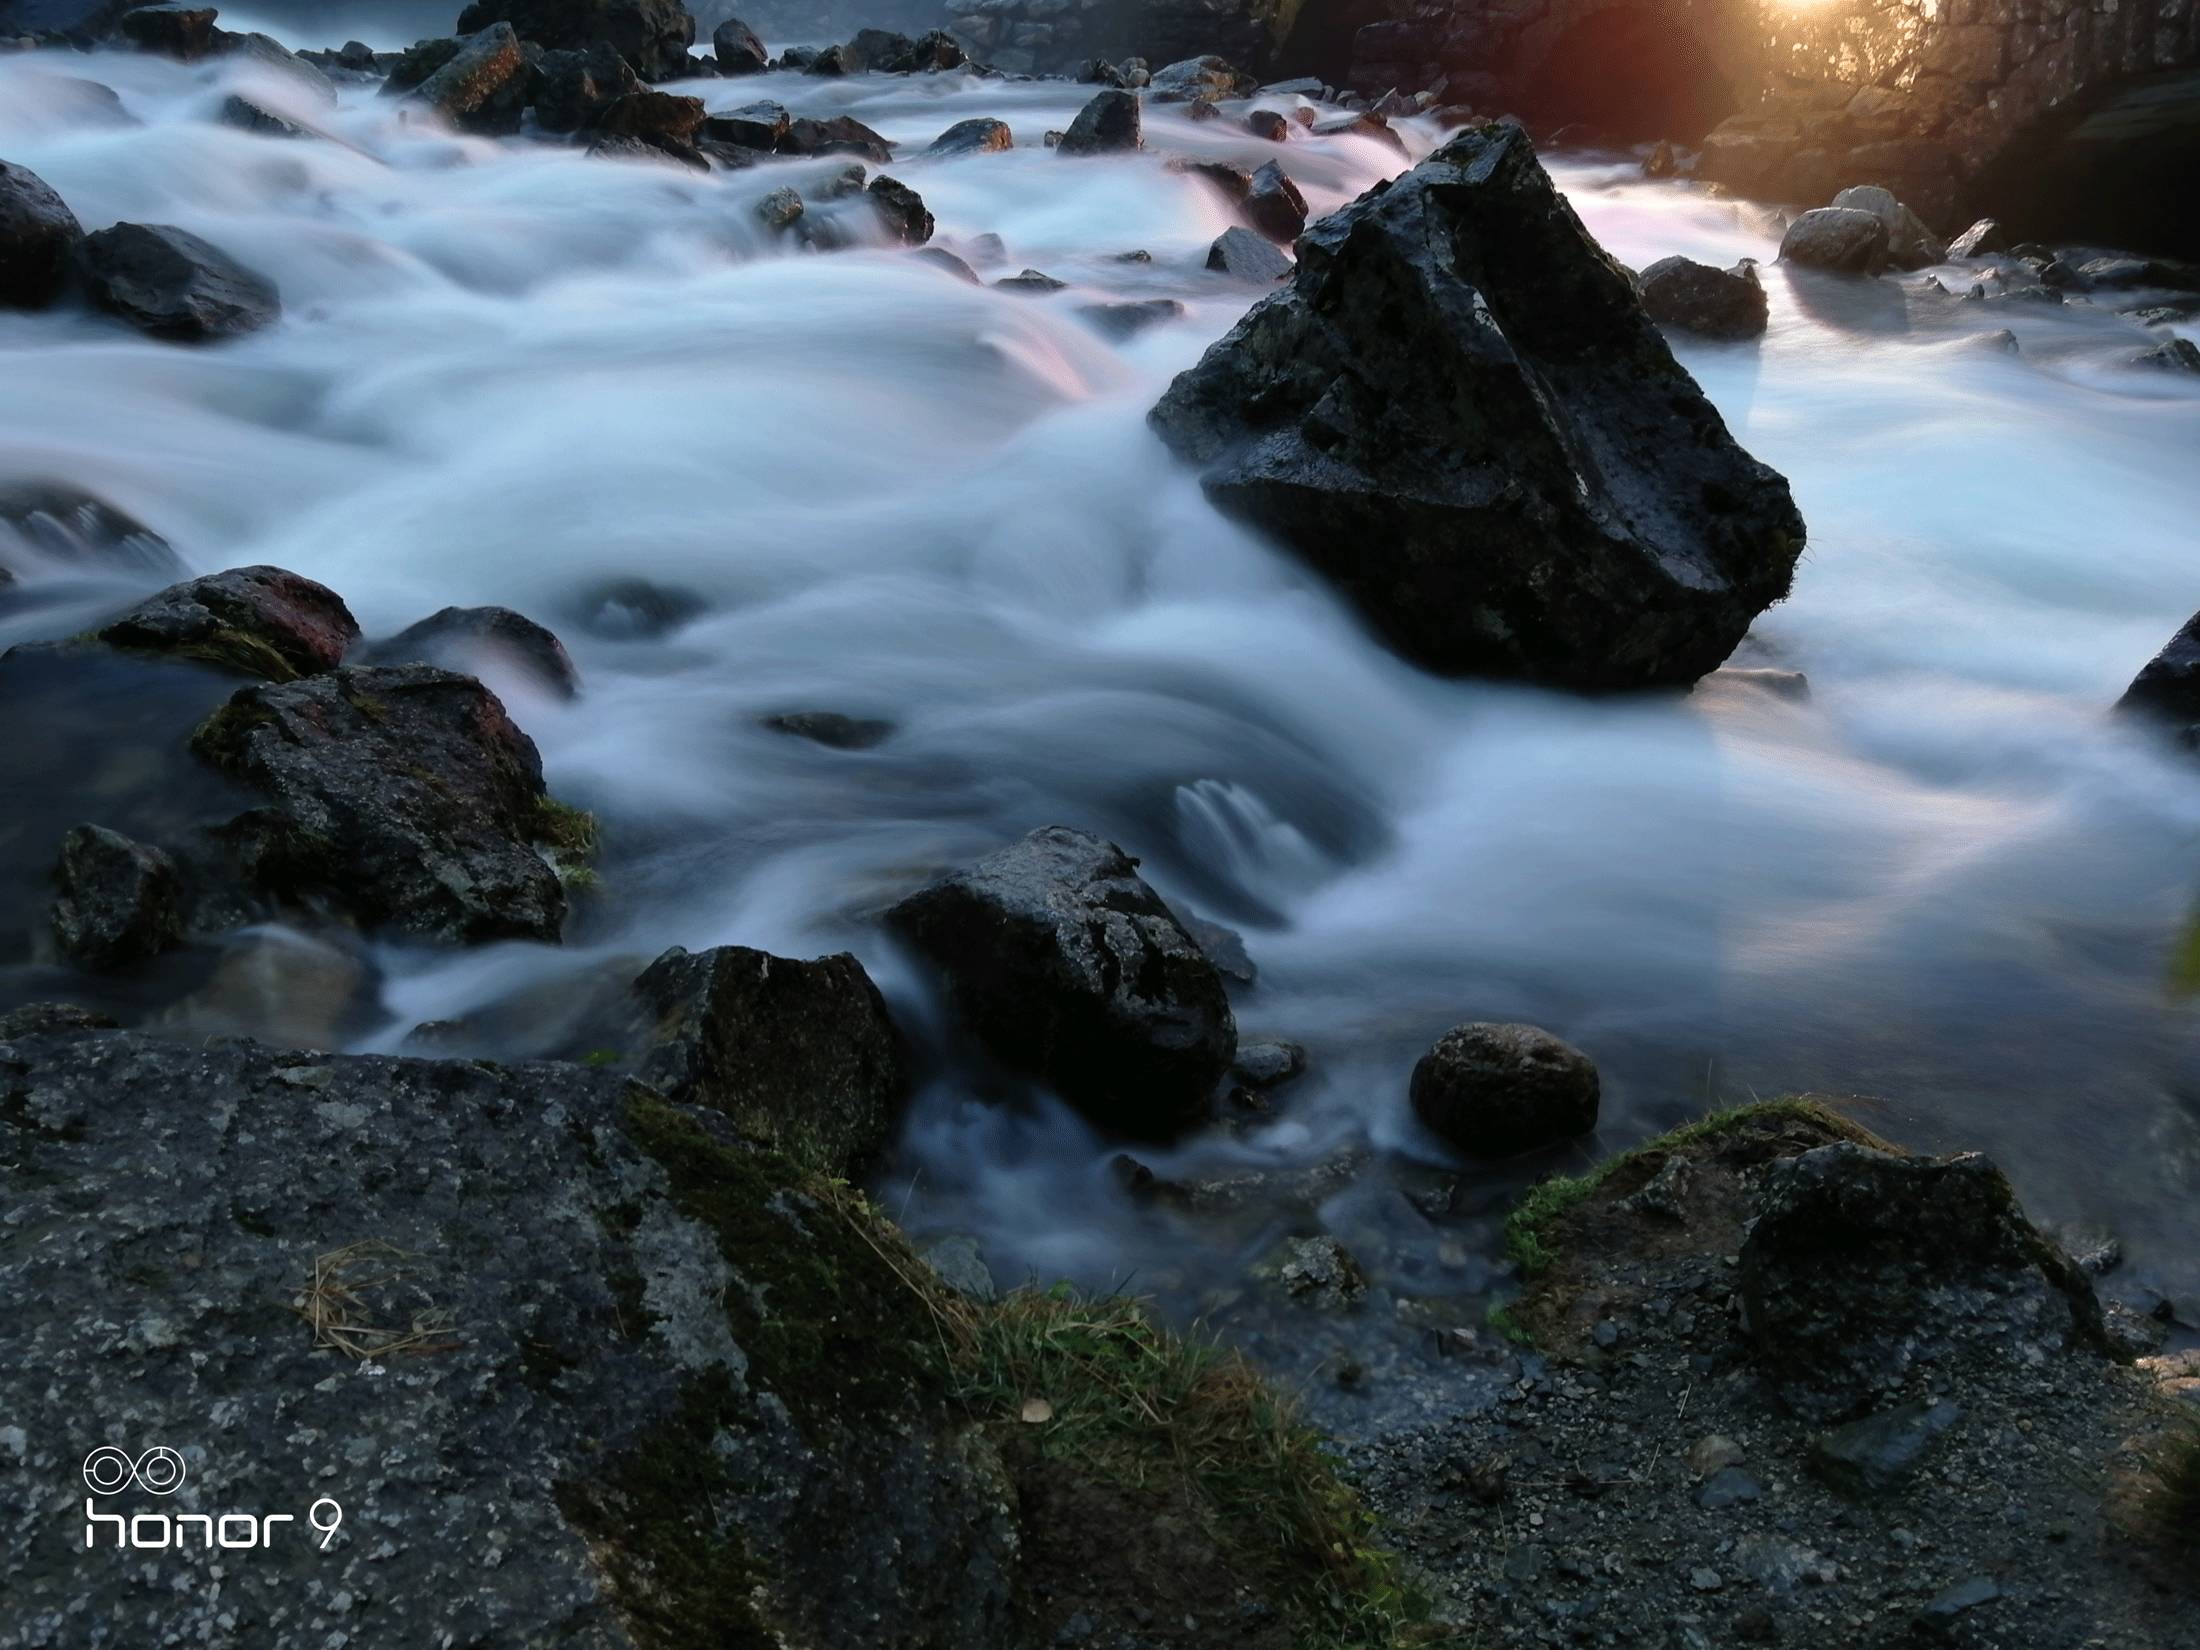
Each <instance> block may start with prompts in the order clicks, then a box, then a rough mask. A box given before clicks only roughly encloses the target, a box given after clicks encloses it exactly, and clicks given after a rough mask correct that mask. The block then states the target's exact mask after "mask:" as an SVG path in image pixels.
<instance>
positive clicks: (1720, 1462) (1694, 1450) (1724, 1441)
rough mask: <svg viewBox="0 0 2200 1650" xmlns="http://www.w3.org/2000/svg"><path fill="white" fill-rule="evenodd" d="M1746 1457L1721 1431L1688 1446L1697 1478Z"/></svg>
mask: <svg viewBox="0 0 2200 1650" xmlns="http://www.w3.org/2000/svg"><path fill="white" fill-rule="evenodd" d="M1674 1161H1676V1162H1678V1161H1679V1159H1677V1158H1676V1159H1675V1160H1674ZM1748 1459H1749V1457H1748V1456H1747V1455H1746V1454H1745V1453H1744V1452H1743V1450H1742V1446H1741V1445H1740V1444H1737V1443H1736V1442H1735V1441H1734V1440H1733V1439H1731V1438H1729V1437H1726V1436H1725V1435H1724V1434H1722V1433H1716V1432H1713V1433H1707V1434H1705V1435H1704V1436H1703V1437H1701V1438H1699V1439H1697V1440H1696V1441H1695V1442H1694V1443H1693V1444H1691V1445H1689V1446H1688V1470H1689V1471H1690V1472H1692V1473H1694V1474H1695V1475H1696V1476H1697V1477H1698V1478H1709V1477H1710V1476H1711V1475H1712V1474H1713V1473H1715V1472H1718V1471H1719V1470H1720V1469H1722V1468H1725V1467H1738V1466H1740V1465H1741V1464H1742V1463H1743V1462H1744V1461H1746V1460H1748Z"/></svg>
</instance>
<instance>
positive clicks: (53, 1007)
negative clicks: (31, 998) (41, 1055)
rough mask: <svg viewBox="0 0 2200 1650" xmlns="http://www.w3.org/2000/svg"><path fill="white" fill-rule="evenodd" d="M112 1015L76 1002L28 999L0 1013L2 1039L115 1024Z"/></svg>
mask: <svg viewBox="0 0 2200 1650" xmlns="http://www.w3.org/2000/svg"><path fill="white" fill-rule="evenodd" d="M114 1024H115V1022H114V1020H113V1018H112V1017H110V1016H108V1015H105V1014H97V1013H94V1012H93V1011H92V1010H90V1009H86V1008H79V1007H77V1006H76V1004H74V1003H25V1004H24V1005H23V1006H22V1007H21V1008H15V1009H10V1010H9V1011H8V1012H7V1013H5V1014H0V1043H12V1042H14V1041H16V1040H17V1039H18V1038H22V1037H46V1036H69V1035H72V1034H75V1033H79V1032H86V1031H106V1030H112V1029H113V1027H114Z"/></svg>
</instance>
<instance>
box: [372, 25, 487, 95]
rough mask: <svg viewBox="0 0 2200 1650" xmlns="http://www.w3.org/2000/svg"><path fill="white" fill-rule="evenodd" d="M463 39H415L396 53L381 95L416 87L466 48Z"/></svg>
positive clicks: (397, 92) (403, 91)
mask: <svg viewBox="0 0 2200 1650" xmlns="http://www.w3.org/2000/svg"><path fill="white" fill-rule="evenodd" d="M465 46H466V42H465V41H463V40H455V39H453V40H417V41H415V42H413V44H411V45H410V46H407V47H406V48H405V49H404V50H403V51H402V52H400V53H398V56H397V61H396V62H395V63H393V64H391V65H390V72H389V75H388V77H387V78H386V79H384V80H383V82H382V95H383V96H384V97H397V96H399V95H400V94H402V93H405V92H410V91H413V90H416V89H417V88H418V87H420V86H421V85H423V84H424V83H425V82H426V81H427V79H428V77H429V76H431V75H433V74H434V73H435V72H436V70H438V69H440V68H442V67H443V65H444V64H446V63H448V62H450V60H451V59H452V58H454V57H456V56H457V55H458V54H459V53H460V52H461V51H463V50H464V49H465Z"/></svg>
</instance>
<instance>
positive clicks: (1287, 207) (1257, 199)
mask: <svg viewBox="0 0 2200 1650" xmlns="http://www.w3.org/2000/svg"><path fill="white" fill-rule="evenodd" d="M1242 210H1243V212H1244V213H1245V221H1246V222H1247V223H1249V224H1251V225H1252V226H1253V227H1254V228H1255V229H1257V230H1259V231H1260V232H1261V233H1262V234H1263V235H1266V236H1267V237H1268V238H1269V239H1270V240H1272V241H1280V242H1282V243H1283V244H1284V245H1285V246H1289V245H1290V244H1291V243H1292V242H1293V241H1295V240H1297V239H1298V238H1299V233H1300V231H1302V230H1303V229H1305V228H1306V197H1305V196H1304V195H1302V194H1300V193H1299V186H1298V185H1297V184H1295V183H1293V182H1292V181H1291V177H1290V174H1289V173H1287V172H1285V171H1284V169H1283V168H1282V167H1281V166H1279V165H1277V164H1276V163H1275V162H1274V161H1270V162H1269V163H1268V164H1267V165H1265V166H1263V167H1262V168H1261V169H1260V170H1259V171H1257V172H1255V173H1254V174H1253V177H1252V181H1251V183H1250V184H1249V185H1248V186H1247V188H1246V191H1245V203H1244V206H1243V207H1242Z"/></svg>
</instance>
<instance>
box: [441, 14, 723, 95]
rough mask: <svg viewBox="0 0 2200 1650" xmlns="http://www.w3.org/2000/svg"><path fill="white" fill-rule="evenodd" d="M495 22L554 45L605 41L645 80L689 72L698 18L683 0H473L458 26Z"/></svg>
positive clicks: (467, 29) (468, 30) (571, 47)
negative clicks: (689, 13) (691, 13)
mask: <svg viewBox="0 0 2200 1650" xmlns="http://www.w3.org/2000/svg"><path fill="white" fill-rule="evenodd" d="M492 23H509V24H511V25H512V27H513V28H514V29H516V30H517V31H518V32H519V37H520V38H521V39H522V40H529V41H532V42H534V43H535V44H536V45H538V46H542V47H544V48H546V49H550V50H559V51H576V52H578V51H586V50H588V48H589V47H591V46H593V45H595V44H596V42H597V41H599V40H602V41H607V42H609V43H610V46H611V49H612V50H613V51H615V52H617V53H618V54H619V55H620V56H621V57H623V58H625V59H626V60H627V61H628V62H629V63H631V64H633V65H634V67H635V69H636V71H637V72H639V73H640V74H641V75H642V77H643V78H644V79H647V80H670V79H672V78H674V77H675V76H677V75H684V74H687V73H688V72H689V64H688V47H690V46H692V45H693V44H695V19H694V18H692V17H690V16H689V15H688V13H687V8H686V7H685V6H683V5H681V4H680V0H473V4H471V5H469V6H468V7H467V8H466V9H465V10H464V11H462V12H460V13H459V15H458V32H459V33H460V34H473V33H475V32H476V31H478V30H481V29H485V28H487V27H489V25H490V24H492Z"/></svg>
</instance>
